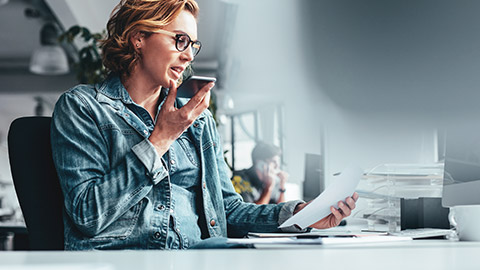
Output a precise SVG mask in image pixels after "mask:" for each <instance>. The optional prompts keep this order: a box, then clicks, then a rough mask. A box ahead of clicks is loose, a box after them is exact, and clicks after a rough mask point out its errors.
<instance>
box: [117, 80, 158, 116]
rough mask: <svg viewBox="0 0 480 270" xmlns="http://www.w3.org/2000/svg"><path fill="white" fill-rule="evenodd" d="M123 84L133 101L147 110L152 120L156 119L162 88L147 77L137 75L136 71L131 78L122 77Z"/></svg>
mask: <svg viewBox="0 0 480 270" xmlns="http://www.w3.org/2000/svg"><path fill="white" fill-rule="evenodd" d="M122 83H123V86H124V87H125V89H127V92H128V94H129V95H130V97H131V98H132V100H133V101H134V102H135V103H136V104H138V105H140V106H142V107H143V108H145V109H146V110H147V111H148V112H149V113H150V115H151V116H152V118H155V114H156V112H157V106H158V98H159V96H160V91H161V90H162V86H161V85H158V84H155V83H153V82H152V81H151V80H148V79H147V78H146V77H145V76H141V75H139V74H138V73H137V74H135V71H134V72H132V74H130V76H129V77H125V76H124V77H122Z"/></svg>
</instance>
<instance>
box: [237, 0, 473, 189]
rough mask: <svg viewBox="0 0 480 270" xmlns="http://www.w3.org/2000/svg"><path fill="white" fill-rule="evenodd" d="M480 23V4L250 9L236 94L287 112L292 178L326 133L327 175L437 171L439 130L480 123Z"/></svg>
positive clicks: (261, 4)
mask: <svg viewBox="0 0 480 270" xmlns="http://www.w3.org/2000/svg"><path fill="white" fill-rule="evenodd" d="M478 14H480V1H444V0H440V1H430V0H416V1H409V0H408V1H385V0H378V1H373V0H368V1H355V0H349V1H338V0H328V1H326V0H322V1H314V0H308V1H307V0H302V1H273V0H265V1H250V0H249V1H242V2H240V1H239V12H238V21H237V29H236V38H235V40H234V44H235V45H234V51H233V52H232V58H233V59H234V60H233V62H234V63H236V70H234V71H235V72H233V74H234V75H235V76H232V77H231V80H230V81H229V89H228V90H229V91H230V92H231V93H232V96H234V98H235V100H236V102H237V104H246V106H261V104H263V103H265V102H282V103H284V104H285V105H286V112H287V116H286V128H287V134H286V135H287V141H286V149H285V151H284V152H285V154H286V161H287V164H288V169H289V170H290V171H291V174H292V181H300V180H301V179H302V178H303V154H304V153H305V152H320V151H321V149H320V147H321V144H320V141H319V140H320V132H321V128H322V127H324V128H325V151H326V166H327V168H326V169H327V176H328V175H330V174H331V173H333V172H336V171H338V170H341V169H342V168H343V167H344V166H346V165H348V164H351V163H356V164H357V165H358V166H361V167H363V168H364V169H368V168H372V167H374V166H375V165H378V164H381V163H432V162H436V161H437V151H436V148H437V145H436V143H437V142H436V130H437V128H442V127H444V126H445V125H450V124H452V123H455V122H456V121H467V120H466V119H476V115H478V114H479V112H478V109H477V107H479V106H478V105H477V104H478V100H479V99H480V94H479V91H478V90H477V87H478V85H479V83H480V76H478V75H477V74H476V73H477V72H478V71H479V70H480V61H479V60H480V59H479V58H480V31H479V30H480V16H478ZM240 106H242V105H240ZM327 179H328V178H327Z"/></svg>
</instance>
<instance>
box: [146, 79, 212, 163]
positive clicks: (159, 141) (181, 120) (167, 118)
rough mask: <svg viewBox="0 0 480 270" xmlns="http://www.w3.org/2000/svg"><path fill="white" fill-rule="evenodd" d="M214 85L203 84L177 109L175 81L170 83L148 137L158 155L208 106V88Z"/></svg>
mask: <svg viewBox="0 0 480 270" xmlns="http://www.w3.org/2000/svg"><path fill="white" fill-rule="evenodd" d="M214 85H215V84H214V83H213V82H212V83H209V84H207V85H205V86H204V87H203V88H202V89H200V90H199V91H198V92H197V93H196V94H195V96H193V97H192V98H191V99H190V101H188V102H187V104H185V106H183V107H182V108H180V109H179V108H175V99H176V97H177V85H176V83H175V82H172V83H171V85H170V89H169V92H168V96H167V98H166V99H165V102H164V103H163V105H162V108H161V109H160V112H159V113H158V116H157V122H156V124H155V128H154V129H153V132H152V134H151V135H150V138H149V140H150V142H151V143H152V144H153V145H154V146H155V148H156V150H157V152H158V155H159V156H163V154H165V153H166V152H167V151H168V149H169V148H170V145H172V143H173V142H174V141H175V140H176V139H177V138H178V137H180V135H182V133H183V132H184V131H185V130H186V129H187V128H188V127H189V126H190V125H192V124H193V122H194V121H195V119H197V117H198V116H200V114H201V113H202V112H203V111H204V110H205V109H207V108H208V106H209V104H210V89H212V88H213V86H214Z"/></svg>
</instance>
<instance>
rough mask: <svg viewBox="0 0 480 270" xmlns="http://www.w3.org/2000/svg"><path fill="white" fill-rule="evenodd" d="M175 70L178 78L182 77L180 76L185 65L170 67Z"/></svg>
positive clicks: (174, 72)
mask: <svg viewBox="0 0 480 270" xmlns="http://www.w3.org/2000/svg"><path fill="white" fill-rule="evenodd" d="M170 69H171V70H172V72H173V74H174V75H175V77H176V79H177V80H178V79H180V76H182V73H183V70H184V68H183V67H171V68H170Z"/></svg>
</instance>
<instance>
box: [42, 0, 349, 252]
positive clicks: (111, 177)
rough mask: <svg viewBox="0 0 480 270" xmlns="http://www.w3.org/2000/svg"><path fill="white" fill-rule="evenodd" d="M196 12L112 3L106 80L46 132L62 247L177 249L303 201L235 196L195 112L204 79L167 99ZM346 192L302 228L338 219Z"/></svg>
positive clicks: (66, 98)
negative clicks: (58, 193) (61, 209)
mask: <svg viewBox="0 0 480 270" xmlns="http://www.w3.org/2000/svg"><path fill="white" fill-rule="evenodd" d="M197 15H198V6H197V4H196V2H195V1H194V0H122V1H121V2H120V4H119V5H118V6H117V7H116V9H115V10H114V13H113V14H112V16H111V18H110V20H109V22H108V25H107V30H108V36H107V38H106V40H105V41H104V42H103V47H102V49H103V57H104V65H105V66H106V68H107V69H108V70H109V71H110V75H109V77H108V78H107V79H106V80H105V81H104V82H103V83H100V84H97V85H78V86H76V87H74V88H72V89H70V90H69V91H67V92H66V93H64V94H63V95H62V96H61V98H60V99H59V101H58V102H57V105H56V107H55V111H54V115H53V122H52V138H51V139H52V149H53V157H54V162H55V166H56V168H57V172H58V175H59V178H60V182H61V186H62V190H63V194H64V197H65V201H64V203H65V213H66V214H65V215H64V224H65V248H66V249H74V250H80V249H127V248H128V249H185V248H190V247H192V246H193V245H195V244H196V243H199V242H200V241H201V240H202V239H206V238H215V237H227V236H242V235H245V234H246V233H247V232H248V231H264V232H265V231H277V230H278V229H277V227H278V225H279V224H280V223H281V222H283V221H284V220H286V219H287V218H288V217H290V216H291V215H292V214H293V211H294V210H296V211H298V210H299V209H301V208H302V207H304V206H305V204H304V203H302V202H300V201H296V202H288V203H284V204H280V205H262V206H257V205H254V204H247V203H244V202H243V201H242V200H241V197H240V196H239V195H238V194H237V193H236V192H235V190H234V189H233V186H232V184H231V182H230V180H229V177H228V175H227V170H228V169H227V167H226V165H225V163H224V160H223V150H222V147H221V145H220V139H219V137H218V134H217V131H216V129H215V124H214V121H213V118H212V115H211V114H210V112H209V111H208V110H206V108H207V106H208V104H209V100H210V92H209V91H210V89H211V88H212V87H213V83H211V84H209V85H207V86H205V87H203V88H202V89H201V90H200V91H199V92H198V93H197V94H196V95H195V96H194V97H193V98H192V99H191V100H185V99H180V98H176V92H177V81H178V80H179V79H180V77H181V76H182V72H183V71H184V70H185V68H186V67H187V65H189V64H190V62H191V61H192V60H193V59H194V57H195V55H196V54H197V53H198V51H199V50H200V47H201V43H200V42H198V41H197V24H196V18H197ZM167 88H169V90H167ZM355 200H356V195H355V197H354V198H348V199H347V201H346V204H345V203H343V202H342V206H341V207H340V209H341V210H340V211H338V210H335V211H333V212H332V215H331V216H330V217H328V218H325V219H324V220H322V221H320V222H319V223H317V224H314V225H313V226H314V227H317V228H327V227H330V226H335V225H337V224H338V223H339V222H340V220H341V219H342V218H343V217H346V216H348V215H349V214H350V211H351V209H353V208H354V207H355Z"/></svg>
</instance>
